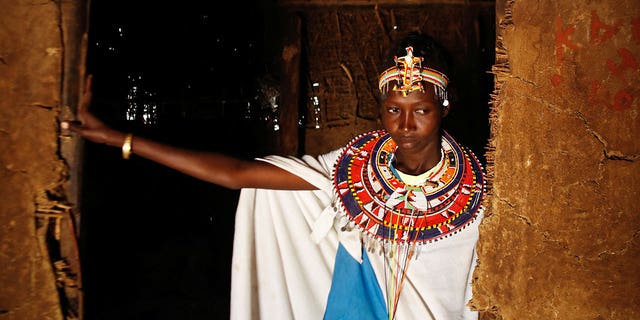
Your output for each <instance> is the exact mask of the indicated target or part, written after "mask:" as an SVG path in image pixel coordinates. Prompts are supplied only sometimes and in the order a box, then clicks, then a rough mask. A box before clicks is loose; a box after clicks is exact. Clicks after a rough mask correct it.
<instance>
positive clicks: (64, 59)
mask: <svg viewBox="0 0 640 320" xmlns="http://www.w3.org/2000/svg"><path fill="white" fill-rule="evenodd" d="M80 2H81V3H78V2H76V1H68V2H65V3H60V2H53V1H51V2H38V3H35V2H33V1H23V0H11V1H9V0H1V1H0V7H2V13H0V21H1V22H0V97H2V99H0V195H1V196H0V270H2V272H0V285H1V286H2V289H1V290H0V319H21V320H22V319H38V320H40V319H65V318H66V319H72V318H75V317H76V316H77V315H78V312H79V311H78V308H79V304H80V303H79V302H80V295H79V288H80V286H79V285H78V280H79V279H78V276H79V272H78V270H79V266H78V261H77V255H76V254H75V253H76V252H77V251H76V250H75V249H74V248H75V245H76V243H75V231H74V230H73V224H74V220H75V218H73V213H72V210H71V204H70V197H71V196H70V195H71V193H72V192H71V191H70V189H69V188H67V186H66V181H69V178H70V175H69V173H68V166H67V163H66V162H65V161H64V160H62V154H63V153H67V154H70V153H73V152H74V151H73V150H75V148H76V147H75V146H73V145H72V144H71V143H69V142H68V141H67V142H64V141H62V140H63V139H62V140H61V137H59V132H58V123H59V118H60V117H63V116H68V115H69V114H70V111H69V108H65V107H64V106H66V105H73V102H74V101H75V99H77V97H76V95H77V90H74V89H75V88H74V86H73V84H74V83H77V78H78V68H79V66H80V65H81V60H80V59H79V57H80V56H81V52H80V50H79V48H80V42H81V41H80V38H81V34H82V30H83V29H82V25H83V24H82V21H83V20H82V16H83V13H82V12H83V9H82V8H83V7H84V6H85V5H84V2H83V1H80ZM65 110H66V111H65Z"/></svg>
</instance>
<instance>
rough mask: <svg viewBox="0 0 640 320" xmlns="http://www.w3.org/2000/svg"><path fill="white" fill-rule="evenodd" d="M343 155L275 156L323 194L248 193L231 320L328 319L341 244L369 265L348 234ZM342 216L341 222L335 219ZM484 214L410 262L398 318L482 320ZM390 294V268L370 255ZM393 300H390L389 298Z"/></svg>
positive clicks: (242, 203) (243, 197)
mask: <svg viewBox="0 0 640 320" xmlns="http://www.w3.org/2000/svg"><path fill="white" fill-rule="evenodd" d="M340 151H341V150H336V151H333V152H331V153H328V154H325V155H321V156H319V157H318V158H313V157H310V156H304V157H302V159H298V158H293V157H279V156H270V157H266V158H264V159H260V160H262V161H266V162H269V163H271V164H274V165H276V166H278V167H281V168H283V169H285V170H287V171H290V172H292V173H294V174H296V175H298V176H300V177H302V178H303V179H305V180H307V181H308V182H309V183H311V184H312V185H314V186H316V187H317V188H318V189H319V190H316V191H280V190H265V189H243V190H242V191H241V194H240V200H239V204H238V209H237V212H236V222H235V235H234V237H235V238H234V247H233V259H232V277H231V319H233V320H248V319H277V320H286V319H301V320H313V319H322V318H323V315H324V311H325V307H326V303H327V297H328V294H329V290H330V288H331V280H332V273H333V268H334V263H335V255H336V252H337V247H338V242H340V243H342V245H343V246H344V247H345V248H346V249H347V251H348V252H349V254H350V255H351V256H352V257H353V258H354V259H356V260H358V261H362V260H361V259H362V257H361V252H362V251H361V249H362V245H363V243H362V240H361V237H360V234H359V233H358V231H357V229H354V230H353V231H350V232H344V231H341V230H340V228H341V227H342V226H343V223H344V221H343V220H344V219H346V218H345V217H340V216H339V214H338V216H335V215H336V211H334V210H333V208H332V202H333V201H338V200H337V198H335V196H334V194H333V186H332V182H331V173H332V171H333V166H334V164H335V163H336V160H337V158H338V157H339V155H340ZM334 216H335V218H334ZM481 218H482V213H481V212H480V213H479V215H478V217H477V218H476V220H475V221H473V222H472V223H470V224H469V225H468V226H467V227H466V228H465V229H463V230H461V231H460V232H458V233H456V234H454V235H452V236H450V237H448V238H444V239H442V240H439V241H437V242H433V243H429V244H424V245H421V246H419V249H418V253H417V254H416V258H415V259H414V260H412V261H411V263H410V266H409V269H408V273H407V280H406V282H405V285H404V287H403V290H402V294H401V296H400V300H399V304H398V310H397V313H396V319H399V320H407V319H437V320H449V319H464V320H470V319H477V312H475V311H471V310H470V309H469V307H467V306H466V304H467V302H468V301H469V300H470V299H471V294H472V292H471V279H472V273H473V269H474V267H475V264H476V252H475V244H476V242H477V239H478V224H479V222H480V220H481ZM367 254H368V257H369V259H370V261H371V264H372V266H373V268H374V270H375V273H376V276H377V279H378V282H379V283H380V287H381V288H382V292H383V295H386V293H385V289H384V288H385V285H384V272H385V271H384V265H383V263H384V261H383V258H382V256H381V255H379V254H378V253H372V252H368V253H367ZM385 298H386V296H385Z"/></svg>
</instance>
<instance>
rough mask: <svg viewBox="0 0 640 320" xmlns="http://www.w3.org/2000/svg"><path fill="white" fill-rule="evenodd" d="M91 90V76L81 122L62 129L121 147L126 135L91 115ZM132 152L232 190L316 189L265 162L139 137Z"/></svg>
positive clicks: (69, 123)
mask: <svg viewBox="0 0 640 320" xmlns="http://www.w3.org/2000/svg"><path fill="white" fill-rule="evenodd" d="M91 86H92V78H91V76H89V77H88V78H87V82H86V85H85V90H84V94H83V97H82V99H81V101H80V105H79V107H78V118H79V120H80V122H79V123H77V122H67V121H65V122H62V124H61V127H62V129H68V130H71V131H73V132H75V133H77V134H79V135H80V136H82V137H83V138H85V139H87V140H89V141H92V142H96V143H102V144H106V145H110V146H114V147H122V146H123V144H124V143H125V138H126V136H127V134H126V133H124V132H121V131H117V130H115V129H113V128H110V127H109V126H107V125H106V124H105V123H104V122H102V121H101V120H100V119H98V118H96V117H95V116H94V115H93V114H91V113H90V112H89V111H88V107H89V105H90V104H91V95H92V88H91ZM131 151H132V153H134V154H136V155H138V156H140V157H143V158H146V159H149V160H151V161H154V162H157V163H159V164H162V165H164V166H167V167H169V168H172V169H175V170H178V171H180V172H182V173H184V174H187V175H190V176H192V177H195V178H198V179H201V180H204V181H208V182H211V183H214V184H217V185H220V186H223V187H227V188H231V189H240V188H262V189H282V190H313V189H316V188H315V187H314V186H313V185H311V184H310V183H309V182H307V181H305V180H304V179H302V178H300V177H298V176H296V175H294V174H292V173H290V172H288V171H286V170H283V169H281V168H278V167H276V166H274V165H271V164H269V163H266V162H262V161H255V160H244V159H239V158H235V157H231V156H228V155H225V154H220V153H211V152H202V151H195V150H188V149H183V148H178V147H175V146H171V145H167V144H163V143H159V142H156V141H153V140H150V139H147V138H144V137H137V136H135V137H133V139H132V140H131Z"/></svg>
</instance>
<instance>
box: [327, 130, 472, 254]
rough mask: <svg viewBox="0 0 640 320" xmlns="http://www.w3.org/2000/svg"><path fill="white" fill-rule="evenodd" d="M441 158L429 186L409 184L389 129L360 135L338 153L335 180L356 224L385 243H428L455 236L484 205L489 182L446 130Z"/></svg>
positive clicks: (467, 151)
mask: <svg viewBox="0 0 640 320" xmlns="http://www.w3.org/2000/svg"><path fill="white" fill-rule="evenodd" d="M441 145H442V154H443V158H444V159H443V161H441V162H440V163H439V164H438V165H437V168H435V170H434V172H433V173H432V174H430V176H429V177H428V181H427V183H425V184H423V185H409V184H406V183H404V182H403V181H402V180H401V179H400V178H399V177H398V176H397V173H395V170H394V169H393V166H392V163H393V158H394V151H395V149H396V144H395V142H394V141H393V140H392V139H391V136H390V135H389V134H387V133H386V131H384V130H378V131H372V132H369V133H365V134H362V135H360V136H358V137H356V138H354V139H353V140H352V141H351V142H350V143H349V144H348V145H347V146H346V147H345V148H344V150H343V151H342V154H341V155H340V157H339V158H338V162H337V165H336V166H335V171H334V173H333V182H334V188H335V192H336V193H337V195H338V198H339V199H340V201H339V203H340V204H341V206H342V209H343V210H344V213H345V214H346V216H347V217H348V219H349V223H350V224H351V225H355V226H356V227H358V228H359V229H360V230H361V231H362V233H363V234H364V235H365V236H367V237H369V238H371V239H377V240H380V241H382V242H383V243H389V242H392V243H406V244H416V243H417V244H425V243H429V242H433V241H437V240H439V239H442V238H444V237H447V236H450V235H452V234H454V233H456V232H458V231H460V230H461V229H463V228H465V227H466V226H467V225H469V223H471V222H472V221H473V220H474V219H475V218H476V217H477V215H478V214H479V213H480V212H481V211H482V210H483V207H482V198H483V195H484V192H485V182H484V177H483V173H482V167H481V165H480V162H479V161H478V159H477V158H476V157H475V155H474V154H473V153H472V152H471V151H470V150H468V149H466V148H463V147H461V146H460V145H458V144H457V143H456V141H455V140H453V138H451V136H450V135H449V134H448V133H447V132H446V131H445V132H443V134H442V143H441Z"/></svg>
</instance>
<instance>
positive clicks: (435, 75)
mask: <svg viewBox="0 0 640 320" xmlns="http://www.w3.org/2000/svg"><path fill="white" fill-rule="evenodd" d="M406 50H407V55H406V56H404V57H400V58H398V57H394V58H393V59H394V61H395V62H396V65H395V67H391V68H389V69H387V70H385V71H384V72H382V73H381V74H380V77H378V89H380V92H382V93H387V92H389V82H391V81H395V84H394V85H393V90H394V91H400V92H402V95H403V96H406V95H407V94H409V93H410V92H413V91H416V90H420V91H422V92H424V86H423V85H422V81H426V82H429V83H431V84H433V88H434V90H435V93H436V95H437V96H438V98H439V99H440V101H441V102H442V104H443V105H444V106H447V105H449V101H448V100H447V84H448V83H449V79H448V78H447V76H446V75H444V73H442V72H440V71H438V70H435V69H431V68H427V67H424V68H423V67H422V61H423V60H424V58H423V57H414V56H413V47H407V48H406Z"/></svg>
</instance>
